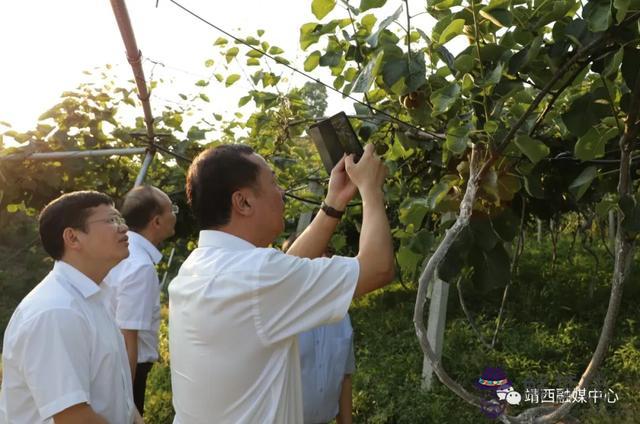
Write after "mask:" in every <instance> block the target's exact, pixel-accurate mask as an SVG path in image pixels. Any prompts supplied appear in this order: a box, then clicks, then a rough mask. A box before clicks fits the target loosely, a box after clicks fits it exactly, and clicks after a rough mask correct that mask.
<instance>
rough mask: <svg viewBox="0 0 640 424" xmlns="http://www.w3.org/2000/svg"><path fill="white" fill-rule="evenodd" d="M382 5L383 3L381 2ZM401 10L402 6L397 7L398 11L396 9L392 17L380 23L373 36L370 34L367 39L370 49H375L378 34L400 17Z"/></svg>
mask: <svg viewBox="0 0 640 424" xmlns="http://www.w3.org/2000/svg"><path fill="white" fill-rule="evenodd" d="M383 3H384V1H383ZM403 10H404V9H403V8H402V5H400V7H398V9H396V11H395V12H394V13H393V15H391V16H389V17H387V18H385V19H384V20H383V21H382V22H380V25H378V29H376V32H374V33H373V34H371V35H370V36H369V37H368V38H367V43H368V44H369V45H370V46H371V47H377V46H378V39H379V38H380V34H381V33H382V31H383V30H384V29H385V28H387V27H388V26H389V25H391V24H392V23H393V21H395V20H396V19H398V18H399V17H400V15H401V14H402V11H403ZM361 11H364V10H362V9H361Z"/></svg>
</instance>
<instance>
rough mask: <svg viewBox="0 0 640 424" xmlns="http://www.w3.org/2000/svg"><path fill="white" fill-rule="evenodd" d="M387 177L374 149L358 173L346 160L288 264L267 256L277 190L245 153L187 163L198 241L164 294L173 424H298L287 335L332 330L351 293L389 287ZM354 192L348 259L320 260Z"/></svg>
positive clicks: (296, 380)
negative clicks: (357, 215)
mask: <svg viewBox="0 0 640 424" xmlns="http://www.w3.org/2000/svg"><path fill="white" fill-rule="evenodd" d="M385 176H386V168H385V166H384V165H383V164H382V162H381V161H380V159H379V158H378V157H377V156H376V155H375V154H374V152H373V146H372V145H368V146H366V147H365V153H364V154H363V156H362V158H361V159H360V161H359V162H358V163H357V164H356V163H354V158H353V157H351V156H349V157H345V158H343V159H342V160H341V161H340V163H338V165H336V167H335V168H334V169H333V171H332V172H331V178H330V181H329V189H328V193H327V196H326V199H325V202H324V205H323V207H322V208H321V212H319V213H318V214H317V216H316V218H315V219H314V221H313V222H312V223H311V224H310V225H309V227H307V229H306V230H305V231H304V232H303V233H302V234H301V235H300V237H299V238H298V239H297V240H296V242H295V243H294V244H293V245H292V246H291V248H290V249H289V251H288V254H286V255H285V254H283V253H282V252H281V251H279V250H275V249H272V248H269V245H270V244H271V243H273V242H274V240H275V239H276V237H277V236H278V235H279V234H280V233H281V232H282V230H283V228H284V222H283V213H284V200H283V194H284V191H283V190H282V189H281V188H280V187H279V186H278V184H277V182H276V180H275V174H274V173H273V171H272V170H271V168H270V167H269V166H268V165H267V163H266V162H265V160H264V159H263V158H262V157H261V156H259V155H257V154H255V153H254V152H253V150H252V149H251V148H250V147H248V146H245V145H225V146H218V147H216V148H213V149H209V150H206V151H204V152H203V153H201V154H200V155H199V156H198V157H197V158H196V159H195V161H194V162H193V163H192V165H191V167H190V168H189V173H188V176H187V198H188V201H189V202H190V204H191V207H192V210H193V213H194V215H195V217H196V219H197V220H198V222H199V224H200V227H201V228H202V229H203V230H202V231H201V232H200V239H199V244H198V248H197V249H195V250H194V251H193V252H192V253H191V254H190V255H189V257H188V258H187V260H186V261H185V262H184V264H183V265H182V267H181V268H180V272H179V274H178V276H177V277H176V278H175V279H174V280H173V281H172V282H171V284H170V286H169V346H170V355H171V383H172V390H173V404H174V407H175V410H176V416H175V419H174V423H180V424H201V423H202V424H204V423H207V424H208V423H234V424H238V423H279V424H280V423H284V424H287V423H290V424H299V423H302V421H303V412H302V390H301V381H300V360H299V352H298V344H297V337H296V336H297V335H298V334H299V333H302V332H303V331H306V330H309V329H310V328H313V327H316V326H319V325H322V324H327V323H332V322H337V321H339V320H340V319H342V318H343V317H344V316H345V315H346V313H347V309H348V307H349V304H350V303H351V299H352V297H353V296H354V292H355V295H362V294H364V293H367V292H370V291H372V290H375V289H376V288H379V287H382V286H384V285H385V284H387V283H388V282H389V281H391V280H392V279H393V275H394V259H393V246H392V242H391V235H390V230H389V223H388V221H387V217H386V213H385V208H384V198H383V192H382V185H383V182H384V179H385ZM356 189H357V190H359V191H360V195H361V197H362V201H363V222H362V230H361V234H360V246H359V248H360V250H359V253H358V255H357V257H355V258H345V257H340V256H334V257H332V258H320V256H321V255H322V253H323V252H324V251H325V249H326V247H327V244H328V243H329V240H330V238H331V235H332V234H333V232H334V230H335V228H336V226H337V224H338V221H339V217H340V215H341V214H342V212H343V210H344V208H345V207H346V206H347V204H348V202H349V201H350V200H351V199H352V198H353V196H354V195H355V193H356ZM314 258H316V259H314Z"/></svg>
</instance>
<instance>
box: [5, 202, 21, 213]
mask: <svg viewBox="0 0 640 424" xmlns="http://www.w3.org/2000/svg"><path fill="white" fill-rule="evenodd" d="M19 210H20V205H19V204H10V205H7V212H9V213H16V212H18V211H19Z"/></svg>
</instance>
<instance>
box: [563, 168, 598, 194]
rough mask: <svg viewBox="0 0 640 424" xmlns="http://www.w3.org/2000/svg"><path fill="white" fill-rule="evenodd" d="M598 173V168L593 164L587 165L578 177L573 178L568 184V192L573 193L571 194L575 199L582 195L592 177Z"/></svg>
mask: <svg viewBox="0 0 640 424" xmlns="http://www.w3.org/2000/svg"><path fill="white" fill-rule="evenodd" d="M596 175H598V168H596V167H595V166H589V167H587V168H585V169H584V170H583V171H582V172H581V173H580V175H578V177H577V178H576V179H575V180H573V182H572V183H571V184H570V185H569V192H570V193H571V194H573V196H574V197H575V198H576V201H577V200H580V198H581V197H582V196H583V195H584V193H585V192H586V191H587V189H588V188H589V186H590V185H591V182H592V181H593V179H594V178H595V177H596Z"/></svg>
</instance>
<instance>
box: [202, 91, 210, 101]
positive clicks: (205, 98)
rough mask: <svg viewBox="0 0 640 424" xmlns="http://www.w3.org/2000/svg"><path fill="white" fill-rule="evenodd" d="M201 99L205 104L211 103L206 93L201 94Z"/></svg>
mask: <svg viewBox="0 0 640 424" xmlns="http://www.w3.org/2000/svg"><path fill="white" fill-rule="evenodd" d="M200 98H201V99H202V100H204V101H205V102H207V103H209V101H210V100H209V96H207V95H206V94H204V93H200Z"/></svg>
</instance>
